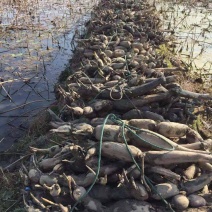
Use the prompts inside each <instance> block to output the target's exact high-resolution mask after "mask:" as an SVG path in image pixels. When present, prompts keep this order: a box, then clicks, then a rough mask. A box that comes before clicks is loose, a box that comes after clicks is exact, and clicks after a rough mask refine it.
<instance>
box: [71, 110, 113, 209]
mask: <svg viewBox="0 0 212 212" xmlns="http://www.w3.org/2000/svg"><path fill="white" fill-rule="evenodd" d="M110 116H111V114H109V115H108V116H107V117H106V118H105V120H104V122H103V127H102V131H101V137H100V142H99V157H98V166H97V172H96V176H95V179H94V181H93V183H92V184H91V185H90V187H89V188H88V190H87V191H86V193H85V194H84V195H83V196H81V197H80V198H79V199H78V200H77V202H76V203H75V204H74V205H73V207H72V208H71V212H73V211H74V209H75V207H76V206H77V205H78V204H79V203H80V202H81V200H82V199H83V198H84V197H86V196H87V195H88V193H89V192H90V191H91V189H92V188H93V186H94V184H95V183H96V181H97V180H98V176H99V172H100V167H101V157H102V141H103V134H104V127H105V125H106V123H107V121H108V119H109V117H110Z"/></svg>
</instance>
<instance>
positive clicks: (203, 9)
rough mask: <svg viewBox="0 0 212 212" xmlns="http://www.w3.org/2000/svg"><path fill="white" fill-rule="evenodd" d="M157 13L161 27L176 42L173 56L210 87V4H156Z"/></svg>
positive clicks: (211, 34)
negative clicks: (175, 39) (171, 33)
mask: <svg viewBox="0 0 212 212" xmlns="http://www.w3.org/2000/svg"><path fill="white" fill-rule="evenodd" d="M155 2H156V4H155V6H156V8H157V10H158V11H160V12H161V17H162V19H163V22H162V25H163V28H164V29H166V30H171V31H172V30H174V36H175V37H176V38H177V42H178V44H177V48H176V49H175V50H176V53H177V54H179V55H180V57H181V58H182V59H183V60H184V61H185V62H186V63H187V64H190V70H191V71H192V73H194V74H195V75H196V77H200V78H202V79H203V80H206V84H205V86H207V87H208V86H212V85H211V80H212V59H211V55H212V2H211V3H208V2H209V1H205V2H206V3H203V2H200V1H190V0H187V1H181V3H177V2H179V1H165V0H162V1H161V0H156V1H155Z"/></svg>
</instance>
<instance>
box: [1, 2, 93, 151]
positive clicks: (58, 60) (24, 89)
mask: <svg viewBox="0 0 212 212" xmlns="http://www.w3.org/2000/svg"><path fill="white" fill-rule="evenodd" d="M96 2H97V0H35V1H30V0H13V1H12V0H5V1H1V2H0V151H4V150H6V149H8V148H9V147H11V145H12V144H13V143H14V142H15V141H16V140H17V139H18V138H19V137H20V136H21V135H23V134H24V133H25V132H26V130H27V126H28V124H29V121H30V120H32V117H33V116H35V115H36V114H37V113H38V112H39V111H40V110H42V109H44V108H45V107H47V106H48V105H50V104H51V103H53V102H54V101H55V97H54V92H53V87H54V84H55V83H56V81H57V79H58V76H59V74H60V73H61V71H63V70H64V69H65V67H66V66H67V65H68V61H69V59H70V58H71V55H72V50H73V45H72V43H71V41H72V39H73V36H77V35H78V34H79V33H80V32H81V31H82V30H83V25H84V23H85V21H86V20H87V19H88V18H89V14H90V11H91V9H92V7H93V6H94V5H95V4H96Z"/></svg>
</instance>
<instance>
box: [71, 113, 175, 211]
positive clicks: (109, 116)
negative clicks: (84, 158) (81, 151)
mask: <svg viewBox="0 0 212 212" xmlns="http://www.w3.org/2000/svg"><path fill="white" fill-rule="evenodd" d="M109 118H110V120H111V121H113V122H114V123H116V124H118V125H120V126H121V127H122V136H123V138H124V143H125V145H126V148H127V151H128V153H129V155H130V156H131V158H132V161H133V162H134V164H135V165H136V167H137V169H138V170H139V171H140V172H141V171H142V170H141V167H140V166H139V165H138V163H137V162H136V160H135V158H134V157H133V155H132V153H131V151H130V149H129V147H128V143H127V139H126V136H125V131H124V129H125V128H126V129H128V130H130V131H131V132H132V133H134V134H135V135H136V133H135V132H134V131H133V130H132V129H136V130H140V131H142V129H139V128H136V127H132V126H129V125H127V124H125V123H124V122H123V121H122V120H121V119H119V118H117V117H116V115H114V114H109V115H107V117H106V118H105V120H104V122H103V125H102V131H101V136H100V142H99V156H98V166H97V172H96V176H95V179H94V181H93V183H92V184H91V185H90V187H89V188H88V190H87V191H86V193H85V194H84V195H83V196H81V197H80V198H79V199H78V200H77V202H76V203H75V204H74V205H73V207H72V208H71V212H73V211H74V209H75V208H76V206H77V205H78V204H79V203H80V202H81V201H82V200H83V198H84V197H85V196H87V195H88V193H89V192H90V191H91V190H92V188H93V186H94V185H95V183H96V182H97V180H98V176H99V173H100V167H101V157H102V142H103V134H104V128H105V125H106V123H107V121H108V119H109ZM145 132H146V131H145ZM137 136H138V135H137ZM138 138H139V139H141V140H142V141H144V142H146V143H148V144H150V145H152V146H156V147H157V148H161V147H159V146H157V145H154V144H151V143H150V142H148V141H146V140H144V139H142V138H141V137H140V136H138ZM170 145H171V144H170ZM161 149H164V148H161ZM173 149H174V147H173V148H172V149H171V150H173ZM144 177H145V180H146V182H147V183H148V185H149V186H150V187H151V189H152V190H153V191H154V192H155V193H156V194H157V195H158V196H159V197H160V198H161V200H162V201H163V202H164V203H165V204H166V205H167V206H168V207H169V209H170V211H172V212H174V210H173V209H172V208H171V205H170V204H169V203H168V202H167V201H166V200H165V199H164V198H163V197H162V196H161V194H160V193H158V192H157V190H156V189H155V187H154V185H153V184H152V183H151V180H150V179H149V178H148V177H146V176H145V175H144Z"/></svg>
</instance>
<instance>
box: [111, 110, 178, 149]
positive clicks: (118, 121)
mask: <svg viewBox="0 0 212 212" xmlns="http://www.w3.org/2000/svg"><path fill="white" fill-rule="evenodd" d="M112 115H113V116H112V118H111V121H113V122H114V123H116V124H118V125H120V126H122V127H124V128H127V129H128V130H129V131H130V132H131V133H133V134H134V135H135V136H136V137H138V138H139V139H140V140H141V141H143V142H144V143H146V144H149V145H151V146H153V147H156V148H157V149H160V150H167V151H173V150H175V148H174V146H173V145H172V144H170V143H168V142H167V141H165V140H164V142H165V143H167V144H168V145H169V146H170V148H165V147H161V146H158V145H156V144H152V143H151V142H149V141H147V140H145V139H143V138H142V137H141V136H139V135H138V134H137V133H136V132H135V131H134V130H136V131H140V132H147V131H146V130H142V129H139V128H137V127H133V126H130V125H127V124H125V123H124V122H123V121H122V120H121V119H119V118H117V117H116V116H115V115H114V114H112ZM148 133H149V134H151V131H148ZM153 135H154V136H156V137H158V138H160V139H162V138H161V137H160V136H158V135H156V134H153Z"/></svg>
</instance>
